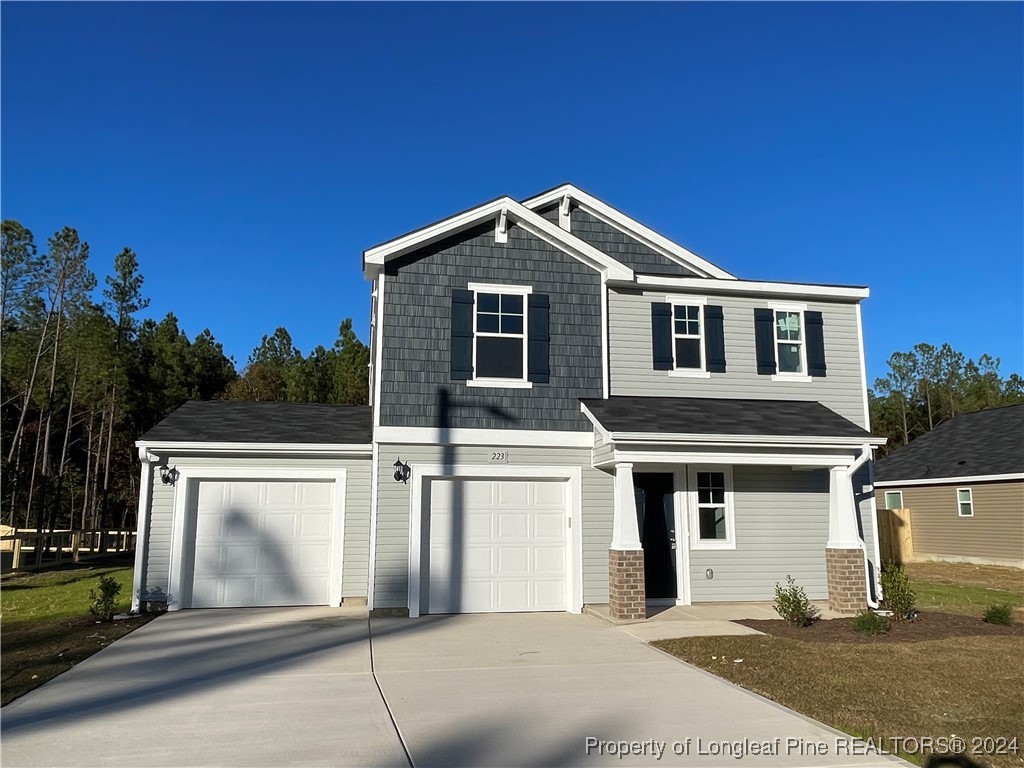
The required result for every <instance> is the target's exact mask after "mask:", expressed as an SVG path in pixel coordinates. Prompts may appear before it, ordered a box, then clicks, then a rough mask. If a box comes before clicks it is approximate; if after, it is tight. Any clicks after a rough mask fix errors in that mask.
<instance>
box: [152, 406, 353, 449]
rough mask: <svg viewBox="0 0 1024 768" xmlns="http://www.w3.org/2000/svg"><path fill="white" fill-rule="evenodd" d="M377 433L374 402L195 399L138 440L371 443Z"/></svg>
mask: <svg viewBox="0 0 1024 768" xmlns="http://www.w3.org/2000/svg"><path fill="white" fill-rule="evenodd" d="M372 437H373V414H372V411H371V409H370V406H368V405H325V404H319V403H253V402H235V401H230V400H210V401H203V402H199V401H195V400H192V401H189V402H187V403H185V404H184V405H183V406H181V407H180V408H179V409H178V410H176V411H174V412H173V413H172V414H171V415H170V416H168V417H167V418H166V419H164V420H163V421H161V422H160V423H159V424H157V425H156V426H155V427H153V428H152V429H151V430H149V431H148V432H146V434H144V435H143V436H142V437H141V438H139V441H138V443H137V444H138V445H139V446H149V447H153V446H155V445H157V444H166V443H189V444H193V443H208V444H211V443H212V444H243V443H244V444H254V443H255V444H261V445H264V444H265V445H274V444H277V445H283V444H289V445H366V444H369V443H370V442H371V440H372Z"/></svg>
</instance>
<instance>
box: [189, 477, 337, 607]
mask: <svg viewBox="0 0 1024 768" xmlns="http://www.w3.org/2000/svg"><path fill="white" fill-rule="evenodd" d="M334 493H335V487H334V483H333V482H332V481H321V482H316V481H302V482H296V481H284V480H281V481H239V480H230V481H214V480H204V481H201V482H200V483H199V489H198V493H197V494H196V550H195V553H196V556H195V569H194V577H193V582H192V607H193V608H231V607H249V606H263V605H327V604H328V603H329V595H330V586H331V563H332V560H333V557H334V555H333V552H332V542H333V539H334V533H335V531H334V526H335V525H336V523H335V521H334Z"/></svg>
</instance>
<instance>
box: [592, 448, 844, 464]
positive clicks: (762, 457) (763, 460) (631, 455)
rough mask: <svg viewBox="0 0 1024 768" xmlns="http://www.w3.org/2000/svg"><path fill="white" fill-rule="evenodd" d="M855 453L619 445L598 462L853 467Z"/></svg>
mask: <svg viewBox="0 0 1024 768" xmlns="http://www.w3.org/2000/svg"><path fill="white" fill-rule="evenodd" d="M854 458H855V457H854V456H839V455H829V454H811V453H806V454H805V453H783V452H778V453H742V452H740V451H733V450H729V449H727V448H726V449H722V450H718V451H714V450H704V451H701V450H691V451H687V450H671V449H662V450H657V449H655V450H649V449H644V450H638V451H637V450H620V449H618V448H616V449H615V450H613V451H612V455H611V456H609V457H608V458H607V459H605V460H603V461H601V462H599V463H597V464H595V465H594V467H596V468H604V469H607V468H608V467H610V466H614V465H615V464H621V463H630V464H633V466H634V467H642V466H644V465H646V464H750V465H759V466H766V467H807V468H820V467H849V466H850V465H851V464H853V461H854Z"/></svg>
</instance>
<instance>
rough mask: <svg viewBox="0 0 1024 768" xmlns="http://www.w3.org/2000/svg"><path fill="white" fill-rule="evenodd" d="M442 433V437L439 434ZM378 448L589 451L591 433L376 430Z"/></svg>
mask: <svg viewBox="0 0 1024 768" xmlns="http://www.w3.org/2000/svg"><path fill="white" fill-rule="evenodd" d="M442 433H444V434H442ZM373 440H374V442H375V443H377V444H378V445H384V444H388V445H486V446H496V445H500V446H519V447H533V448H593V447H594V433H593V432H560V431H557V430H527V429H448V430H441V429H438V428H436V427H377V428H376V429H374V431H373Z"/></svg>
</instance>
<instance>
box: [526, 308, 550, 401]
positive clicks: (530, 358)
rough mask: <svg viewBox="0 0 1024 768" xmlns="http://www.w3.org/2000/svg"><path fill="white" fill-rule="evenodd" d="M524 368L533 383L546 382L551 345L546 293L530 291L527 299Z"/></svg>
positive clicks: (548, 375) (548, 372)
mask: <svg viewBox="0 0 1024 768" xmlns="http://www.w3.org/2000/svg"><path fill="white" fill-rule="evenodd" d="M526 306H527V312H528V313H529V314H528V315H527V321H526V322H527V329H526V330H527V332H528V334H529V338H528V339H527V347H526V369H527V378H528V379H529V380H530V381H532V382H534V383H535V384H547V383H548V379H549V377H550V376H551V367H550V363H549V362H548V360H549V357H550V347H551V331H550V322H549V314H550V312H549V310H550V305H549V302H548V297H547V294H543V293H531V294H530V296H529V299H528V301H527V305H526Z"/></svg>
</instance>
